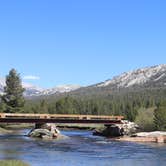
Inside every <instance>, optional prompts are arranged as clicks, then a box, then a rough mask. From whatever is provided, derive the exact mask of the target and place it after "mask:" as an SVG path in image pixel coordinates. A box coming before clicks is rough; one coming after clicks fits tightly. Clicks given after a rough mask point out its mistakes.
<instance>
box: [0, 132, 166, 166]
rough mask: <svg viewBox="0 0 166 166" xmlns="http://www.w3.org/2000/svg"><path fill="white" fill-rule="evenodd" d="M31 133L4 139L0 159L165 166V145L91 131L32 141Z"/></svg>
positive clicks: (46, 165) (69, 165) (45, 164)
mask: <svg viewBox="0 0 166 166" xmlns="http://www.w3.org/2000/svg"><path fill="white" fill-rule="evenodd" d="M27 132H28V130H21V131H20V132H18V133H15V134H10V135H1V136H0V159H18V160H23V161H25V162H27V163H29V164H30V165H32V166H80V165H81V166H82V165H85V166H93V165H94V166H112V165H116V166H133V165H134V166H137V165H144V166H157V165H159V166H165V165H166V145H165V144H138V143H130V142H116V141H111V140H109V139H106V138H103V137H96V136H92V133H91V132H90V131H63V132H62V133H63V134H65V135H67V136H69V137H68V138H67V139H64V140H53V141H42V140H36V139H32V138H28V137H26V136H25V135H26V134H27Z"/></svg>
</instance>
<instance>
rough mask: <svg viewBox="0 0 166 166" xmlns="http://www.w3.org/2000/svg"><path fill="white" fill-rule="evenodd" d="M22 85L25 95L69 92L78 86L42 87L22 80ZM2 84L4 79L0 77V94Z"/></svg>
mask: <svg viewBox="0 0 166 166" xmlns="http://www.w3.org/2000/svg"><path fill="white" fill-rule="evenodd" d="M22 85H23V88H25V92H24V95H25V96H26V97H32V96H44V95H52V94H58V93H65V92H70V91H73V90H76V89H78V88H80V86H79V85H60V86H56V87H54V88H50V89H43V88H40V87H37V86H34V85H32V84H29V83H25V82H23V84H22ZM4 86H5V79H4V78H0V94H3V88H4Z"/></svg>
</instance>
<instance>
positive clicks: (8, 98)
mask: <svg viewBox="0 0 166 166" xmlns="http://www.w3.org/2000/svg"><path fill="white" fill-rule="evenodd" d="M23 92H24V89H23V88H22V84H21V79H20V75H19V74H18V73H17V71H16V70H15V69H11V70H10V72H9V75H7V76H6V86H5V87H4V95H3V96H2V102H3V103H4V104H5V105H6V107H5V111H4V112H7V113H15V112H21V111H22V109H23V107H24V103H25V100H24V97H23Z"/></svg>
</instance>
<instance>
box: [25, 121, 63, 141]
mask: <svg viewBox="0 0 166 166" xmlns="http://www.w3.org/2000/svg"><path fill="white" fill-rule="evenodd" d="M28 136H29V137H36V138H42V139H55V138H59V137H62V135H61V134H60V131H59V130H58V129H57V128H56V126H55V124H52V123H45V124H36V125H35V128H34V129H32V130H31V131H30V132H29V134H28Z"/></svg>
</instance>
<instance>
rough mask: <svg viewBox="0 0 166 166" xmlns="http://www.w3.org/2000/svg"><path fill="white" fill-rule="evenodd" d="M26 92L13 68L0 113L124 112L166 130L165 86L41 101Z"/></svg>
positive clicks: (7, 82) (134, 118)
mask: <svg viewBox="0 0 166 166" xmlns="http://www.w3.org/2000/svg"><path fill="white" fill-rule="evenodd" d="M23 92H24V88H23V87H22V83H21V78H20V75H19V74H18V73H17V71H16V70H15V69H12V70H10V72H9V74H8V75H7V76H6V86H5V87H4V94H3V95H1V97H0V112H7V113H49V114H92V115H123V116H124V117H125V119H128V120H130V121H135V120H136V121H138V123H139V121H140V124H143V123H146V122H149V121H150V123H152V124H151V125H153V126H154V127H151V128H154V129H157V130H166V89H148V90H146V89H143V90H139V91H130V92H125V93H120V92H119V93H115V94H109V95H101V96H100V95H96V96H91V95H89V96H84V95H72V94H71V95H68V94H67V95H64V96H62V97H60V98H53V99H52V98H47V99H44V98H43V99H40V100H25V98H24V96H23ZM25 101H26V102H25ZM142 110H143V111H142ZM149 110H150V114H149ZM148 115H150V116H148ZM142 119H144V121H142ZM150 119H151V120H150ZM148 125H149V124H148Z"/></svg>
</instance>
